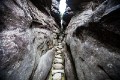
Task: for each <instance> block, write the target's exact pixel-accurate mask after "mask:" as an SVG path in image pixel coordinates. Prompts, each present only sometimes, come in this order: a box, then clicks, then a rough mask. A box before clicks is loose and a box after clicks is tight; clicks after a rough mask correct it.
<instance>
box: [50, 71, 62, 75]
mask: <svg viewBox="0 0 120 80" xmlns="http://www.w3.org/2000/svg"><path fill="white" fill-rule="evenodd" d="M56 73H62V74H64V70H52V75H54V74H56Z"/></svg>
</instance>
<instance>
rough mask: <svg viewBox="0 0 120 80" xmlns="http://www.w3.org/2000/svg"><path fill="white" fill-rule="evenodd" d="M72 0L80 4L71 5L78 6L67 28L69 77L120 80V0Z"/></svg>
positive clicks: (66, 63) (82, 79) (91, 79)
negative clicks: (72, 74)
mask: <svg viewBox="0 0 120 80" xmlns="http://www.w3.org/2000/svg"><path fill="white" fill-rule="evenodd" d="M70 1H73V2H74V4H76V3H78V2H79V1H80V3H79V5H78V6H77V4H76V6H74V4H73V3H72V4H69V5H71V6H72V8H74V7H78V8H77V9H76V8H74V9H76V10H73V12H74V13H75V14H74V16H73V17H72V18H71V20H70V22H69V24H68V26H67V29H66V44H67V51H69V52H67V54H66V55H65V65H66V66H65V72H67V73H66V77H67V79H68V80H120V77H119V76H120V71H119V70H120V45H119V44H120V28H119V26H120V1H119V0H101V1H100V2H97V1H98V0H68V2H70ZM75 1H76V2H75ZM77 1H78V2H77ZM90 4H91V5H90ZM68 66H71V67H68ZM71 72H72V73H73V72H74V76H71ZM76 75H77V76H76ZM70 76H71V78H70ZM75 76H76V79H75Z"/></svg>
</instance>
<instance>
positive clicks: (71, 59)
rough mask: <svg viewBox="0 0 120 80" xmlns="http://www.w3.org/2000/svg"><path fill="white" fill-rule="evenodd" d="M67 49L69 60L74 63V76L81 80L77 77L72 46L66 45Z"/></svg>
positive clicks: (76, 79)
mask: <svg viewBox="0 0 120 80" xmlns="http://www.w3.org/2000/svg"><path fill="white" fill-rule="evenodd" d="M66 48H67V51H68V52H69V58H70V61H71V63H72V67H73V70H74V71H73V72H74V73H73V74H74V76H75V80H79V79H78V76H77V72H76V67H75V63H74V60H73V57H72V54H71V50H70V46H69V45H67V44H66Z"/></svg>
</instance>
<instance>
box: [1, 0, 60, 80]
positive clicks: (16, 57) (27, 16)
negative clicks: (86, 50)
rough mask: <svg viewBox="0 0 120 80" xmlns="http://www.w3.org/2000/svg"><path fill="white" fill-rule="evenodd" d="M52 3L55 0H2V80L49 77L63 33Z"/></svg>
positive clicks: (30, 79) (33, 79) (31, 79)
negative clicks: (55, 18) (58, 38)
mask: <svg viewBox="0 0 120 80" xmlns="http://www.w3.org/2000/svg"><path fill="white" fill-rule="evenodd" d="M52 4H53V2H52V1H51V0H0V80H45V79H46V78H47V76H48V74H49V71H50V69H51V65H52V60H53V58H54V52H55V49H54V48H53V46H54V45H56V37H57V34H58V33H59V29H58V28H59V26H58V25H57V23H56V21H55V20H54V17H52V16H51V5H52ZM54 38H55V39H54Z"/></svg>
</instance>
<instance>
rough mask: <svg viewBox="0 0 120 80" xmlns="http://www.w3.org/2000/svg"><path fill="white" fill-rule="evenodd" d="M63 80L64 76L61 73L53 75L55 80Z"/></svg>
mask: <svg viewBox="0 0 120 80" xmlns="http://www.w3.org/2000/svg"><path fill="white" fill-rule="evenodd" d="M61 79H62V74H61V73H56V74H54V75H53V80H61Z"/></svg>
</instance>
